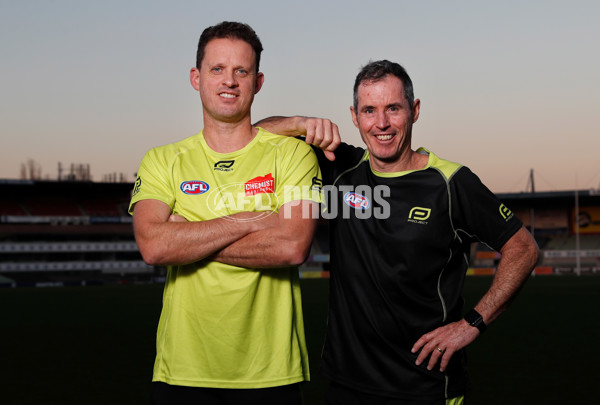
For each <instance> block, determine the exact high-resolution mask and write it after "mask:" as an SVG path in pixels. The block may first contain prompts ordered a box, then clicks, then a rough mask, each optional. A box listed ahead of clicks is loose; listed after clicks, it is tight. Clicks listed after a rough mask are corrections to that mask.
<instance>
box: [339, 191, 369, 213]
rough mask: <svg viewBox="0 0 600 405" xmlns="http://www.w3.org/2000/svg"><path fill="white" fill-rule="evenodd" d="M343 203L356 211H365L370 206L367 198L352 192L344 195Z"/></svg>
mask: <svg viewBox="0 0 600 405" xmlns="http://www.w3.org/2000/svg"><path fill="white" fill-rule="evenodd" d="M344 202H345V203H346V205H349V206H350V207H352V208H355V209H357V210H364V209H367V208H369V206H370V205H371V203H370V202H369V199H368V198H367V197H365V196H364V195H360V194H357V193H354V192H349V193H346V195H344Z"/></svg>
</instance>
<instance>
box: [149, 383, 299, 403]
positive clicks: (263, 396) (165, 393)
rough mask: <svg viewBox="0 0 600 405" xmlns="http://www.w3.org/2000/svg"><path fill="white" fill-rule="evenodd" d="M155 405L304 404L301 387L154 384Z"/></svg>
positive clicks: (153, 396) (293, 385)
mask: <svg viewBox="0 0 600 405" xmlns="http://www.w3.org/2000/svg"><path fill="white" fill-rule="evenodd" d="M151 403H152V405H188V404H189V405H191V404H193V405H238V404H243V405H301V404H302V394H301V392H300V384H290V385H282V386H279V387H271V388H253V389H223V388H199V387H184V386H180V385H169V384H165V383H162V382H154V383H152V400H151Z"/></svg>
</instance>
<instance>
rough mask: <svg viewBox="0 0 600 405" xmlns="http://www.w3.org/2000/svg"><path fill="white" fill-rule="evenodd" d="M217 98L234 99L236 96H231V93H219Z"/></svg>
mask: <svg viewBox="0 0 600 405" xmlns="http://www.w3.org/2000/svg"><path fill="white" fill-rule="evenodd" d="M219 97H223V98H236V97H237V96H236V95H235V94H231V93H225V92H223V93H219Z"/></svg>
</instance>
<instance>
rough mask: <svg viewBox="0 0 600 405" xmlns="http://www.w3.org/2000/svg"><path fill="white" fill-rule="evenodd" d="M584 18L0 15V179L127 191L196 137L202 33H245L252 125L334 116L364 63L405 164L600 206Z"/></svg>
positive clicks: (129, 9) (417, 12)
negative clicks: (256, 44)
mask: <svg viewBox="0 0 600 405" xmlns="http://www.w3.org/2000/svg"><path fill="white" fill-rule="evenodd" d="M598 16H600V2H597V1H592V0H589V1H584V0H570V1H556V0H548V1H541V0H539V1H538V0H535V1H527V2H523V1H515V0H507V1H464V0H463V1H460V0H459V1H441V0H439V1H410V2H409V1H398V0H395V1H376V0H373V1H370V2H365V1H354V0H344V1H323V0H320V1H314V0H308V1H303V2H285V1H269V0H265V1H262V0H253V1H243V2H242V1H235V0H231V1H227V2H218V1H210V2H208V1H177V0H170V1H155V0H146V1H142V0H119V1H117V0H103V1H78V0H54V1H53V0H46V1H42V0H28V1H17V0H0V72H1V73H2V74H1V75H0V89H1V90H0V133H1V144H0V179H18V178H19V176H20V171H21V170H20V169H21V165H22V164H23V163H25V162H27V161H28V160H29V159H32V160H34V161H36V162H37V163H38V164H39V165H40V167H41V169H42V172H43V175H44V177H46V176H48V177H49V178H51V179H55V178H56V176H57V167H58V162H62V163H63V165H65V166H68V165H70V164H71V163H76V164H89V165H90V168H91V172H92V175H93V179H94V180H95V181H100V180H102V178H103V176H104V175H106V174H109V173H124V174H125V176H126V179H127V180H128V181H133V180H134V174H135V173H136V171H137V168H138V165H139V163H140V160H141V159H142V157H143V155H144V153H145V152H146V151H147V150H148V149H150V148H152V147H154V146H158V145H163V144H167V143H171V142H176V141H178V140H181V139H183V138H186V137H188V136H191V135H194V134H196V133H197V132H199V131H200V130H201V129H202V125H203V124H202V106H201V103H200V99H199V96H198V93H196V92H195V91H194V90H193V89H192V87H191V86H190V84H189V69H190V68H191V67H192V66H193V64H194V63H195V54H196V46H197V41H198V37H199V35H200V33H201V32H202V30H203V29H204V28H206V27H207V26H210V25H214V24H216V23H219V22H221V21H223V20H230V21H241V22H246V23H248V24H250V25H251V26H252V27H253V28H254V29H255V31H256V32H257V34H258V35H259V37H260V39H261V41H262V43H263V46H264V49H265V50H264V52H263V55H262V59H261V71H262V72H263V73H264V74H265V84H264V86H263V88H262V90H261V91H260V92H259V93H258V95H257V96H256V98H255V102H254V107H253V110H252V119H253V121H257V120H259V119H260V118H263V117H266V116H270V115H310V116H321V117H327V118H330V119H331V120H333V121H334V122H335V123H337V124H338V125H339V127H340V130H341V134H342V139H343V140H344V141H346V142H348V143H352V144H355V145H362V141H361V139H360V136H359V134H358V131H357V130H356V128H355V127H354V125H353V124H352V120H351V116H350V111H349V106H350V105H351V103H352V85H353V82H354V78H355V76H356V74H357V73H358V71H359V70H360V68H361V67H362V66H363V65H365V64H366V63H368V62H369V61H370V60H378V59H389V60H392V61H395V62H398V63H400V64H401V65H403V66H404V67H405V68H406V70H407V71H408V73H409V74H410V75H411V77H412V80H413V83H414V87H415V97H417V98H419V99H420V100H421V114H420V118H419V120H418V121H417V123H416V124H415V126H414V128H413V148H417V147H419V146H424V147H426V148H428V149H430V150H431V151H433V152H435V153H436V154H437V155H438V156H440V157H442V158H445V159H449V160H452V161H456V162H460V163H462V164H464V165H466V166H469V167H470V168H471V169H472V170H473V171H474V172H475V173H476V174H478V175H479V177H480V178H481V179H482V180H483V182H484V183H486V184H487V185H488V186H489V187H490V189H491V190H492V191H494V192H497V193H504V192H521V191H525V190H526V188H527V185H528V179H529V174H530V170H531V169H533V170H534V178H535V186H536V190H548V191H557V190H572V189H575V188H580V189H588V188H593V189H598V188H600V158H599V155H600V136H599V135H600V119H599V118H598V116H599V114H598V112H597V110H598V109H599V108H600V79H599V77H598V74H599V72H600V52H598V43H599V40H600V24H598Z"/></svg>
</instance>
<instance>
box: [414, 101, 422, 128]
mask: <svg viewBox="0 0 600 405" xmlns="http://www.w3.org/2000/svg"><path fill="white" fill-rule="evenodd" d="M420 111H421V100H419V99H418V98H417V99H415V102H414V103H413V111H412V113H413V124H414V123H415V122H417V120H418V119H419V112H420Z"/></svg>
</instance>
